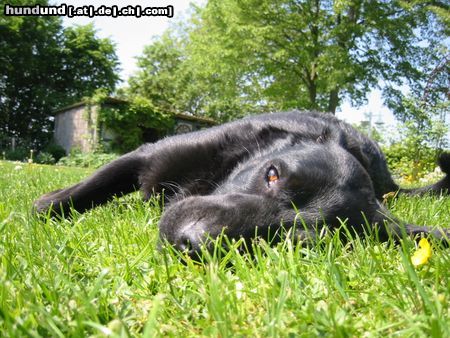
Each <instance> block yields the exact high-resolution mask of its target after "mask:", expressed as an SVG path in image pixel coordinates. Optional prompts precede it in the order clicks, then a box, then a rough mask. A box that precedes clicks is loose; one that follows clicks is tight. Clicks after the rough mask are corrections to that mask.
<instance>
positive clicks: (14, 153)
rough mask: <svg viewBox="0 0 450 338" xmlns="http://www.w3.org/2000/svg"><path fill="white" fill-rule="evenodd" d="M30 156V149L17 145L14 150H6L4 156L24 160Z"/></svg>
mask: <svg viewBox="0 0 450 338" xmlns="http://www.w3.org/2000/svg"><path fill="white" fill-rule="evenodd" d="M29 156H30V151H29V150H28V149H27V148H25V147H17V148H16V149H15V150H6V151H5V157H6V159H7V160H10V161H21V162H23V161H26V160H27V158H28V157H29Z"/></svg>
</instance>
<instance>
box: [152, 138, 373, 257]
mask: <svg viewBox="0 0 450 338" xmlns="http://www.w3.org/2000/svg"><path fill="white" fill-rule="evenodd" d="M362 162H363V160H362V159H361V157H360V154H358V153H355V152H353V151H351V150H350V151H349V148H348V147H343V146H342V145H340V144H339V143H337V142H306V141H305V142H300V143H295V144H292V143H289V142H286V143H285V144H274V145H273V146H272V147H271V148H270V149H266V150H265V151H264V152H262V153H258V154H257V155H255V156H253V157H251V158H249V159H248V160H246V161H244V162H243V163H240V164H239V165H238V166H237V167H236V168H234V170H233V171H232V172H231V173H230V174H229V175H228V177H226V178H225V180H224V181H223V182H221V183H220V185H219V186H218V187H217V189H215V191H214V192H213V193H212V194H210V195H207V196H191V197H187V198H185V199H182V200H180V201H177V202H175V203H173V204H171V205H169V207H168V208H167V209H166V210H165V213H164V214H163V217H162V218H161V221H160V225H159V226H160V234H161V238H163V239H165V240H167V241H168V242H170V243H172V244H173V245H174V246H175V247H176V248H178V249H180V250H182V251H188V252H189V253H190V254H191V255H194V254H196V253H197V252H198V250H199V249H200V246H201V245H202V244H203V243H205V242H207V241H208V239H214V238H216V237H217V236H218V235H220V234H221V233H224V234H225V235H227V236H228V237H229V238H235V239H237V238H244V239H250V238H254V237H255V235H258V236H262V237H266V236H268V237H270V236H273V235H275V234H276V233H277V230H278V229H280V227H281V226H282V227H283V229H289V228H291V227H293V226H294V225H296V229H297V231H298V234H299V236H300V237H302V236H304V237H308V236H310V235H311V234H308V233H307V232H304V229H305V228H309V229H315V230H317V229H320V227H322V226H323V225H324V224H326V225H327V226H328V227H333V226H338V225H340V224H341V221H347V222H348V223H349V224H351V225H352V226H355V225H360V224H364V223H365V222H372V221H374V218H375V217H377V216H376V215H377V210H379V208H380V205H379V203H378V202H377V200H376V198H375V193H374V189H373V186H372V182H371V179H370V177H369V175H368V173H367V171H366V169H365V167H364V163H362ZM266 238H267V237H266Z"/></svg>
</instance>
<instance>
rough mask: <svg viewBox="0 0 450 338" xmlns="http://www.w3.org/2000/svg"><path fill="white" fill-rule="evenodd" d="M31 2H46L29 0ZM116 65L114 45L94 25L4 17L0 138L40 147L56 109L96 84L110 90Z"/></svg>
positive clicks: (0, 21) (0, 47)
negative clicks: (64, 23) (70, 24)
mask: <svg viewBox="0 0 450 338" xmlns="http://www.w3.org/2000/svg"><path fill="white" fill-rule="evenodd" d="M5 3H6V2H5V1H3V0H0V7H1V8H2V9H3V8H4V5H5ZM17 4H18V3H17ZM33 4H41V5H47V1H27V3H26V5H33ZM117 65H118V62H117V56H116V54H115V51H114V46H113V44H112V43H111V42H110V41H109V40H107V39H98V38H97V37H96V35H95V31H94V29H93V27H92V26H86V27H75V28H68V29H63V27H62V23H61V19H60V18H57V17H50V16H49V17H37V16H28V17H12V16H4V15H3V16H1V17H0V136H2V138H3V139H4V138H10V137H16V138H19V139H20V140H21V142H22V143H23V144H26V145H27V146H31V147H36V148H39V147H41V146H42V145H43V144H45V143H46V142H47V141H48V139H49V138H50V137H51V135H52V130H53V128H52V111H53V110H54V109H56V108H58V107H61V106H63V105H66V104H70V103H73V102H74V101H77V100H80V99H81V98H82V97H83V96H86V95H90V94H91V93H92V92H93V91H94V89H95V88H98V87H105V88H106V89H107V90H108V91H109V92H111V91H112V90H113V89H114V86H115V83H116V82H117V80H118V77H117V75H116V71H117Z"/></svg>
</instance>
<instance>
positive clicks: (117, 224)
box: [0, 161, 450, 337]
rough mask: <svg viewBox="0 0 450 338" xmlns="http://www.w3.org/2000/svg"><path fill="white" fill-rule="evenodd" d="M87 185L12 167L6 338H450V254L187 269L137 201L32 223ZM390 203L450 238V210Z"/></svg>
mask: <svg viewBox="0 0 450 338" xmlns="http://www.w3.org/2000/svg"><path fill="white" fill-rule="evenodd" d="M88 174H89V171H88V170H85V169H76V168H63V167H52V166H39V165H34V164H23V163H22V164H19V163H12V162H1V161H0V336H6V337H8V336H10V337H21V336H24V337H28V336H31V337H40V336H42V337H85V336H94V337H104V336H115V337H119V336H121V337H129V336H131V337H133V336H145V337H155V336H163V337H166V336H168V337H201V336H207V337H234V336H241V337H248V336H253V337H278V336H280V337H287V336H289V337H296V336H299V337H317V336H326V337H328V336H329V337H450V306H449V304H448V303H449V301H450V282H449V276H450V249H444V248H441V247H439V246H437V245H434V246H433V255H432V257H431V259H430V260H429V262H428V263H427V264H425V265H423V266H420V267H414V266H413V265H412V264H411V260H410V257H411V255H412V254H413V252H414V251H415V250H416V247H415V246H416V244H415V242H414V241H412V240H405V241H404V242H403V243H402V244H401V245H394V244H393V243H378V242H376V240H374V239H373V238H371V237H367V238H363V239H361V238H354V239H353V240H352V241H350V242H349V243H347V244H342V243H340V242H339V241H338V239H337V237H336V236H332V235H328V236H325V238H324V239H323V240H322V241H321V243H319V244H318V245H317V246H315V247H310V248H302V247H300V246H295V245H293V244H292V243H291V242H290V241H289V240H286V241H285V242H283V243H280V244H279V245H278V246H277V247H274V248H270V247H269V246H268V245H267V244H266V243H265V242H264V241H259V242H258V243H255V248H256V250H255V256H254V257H253V258H251V257H248V255H245V254H240V253H239V252H238V251H237V250H236V249H233V248H232V249H231V250H230V251H229V252H228V253H223V254H222V257H221V259H218V258H216V257H206V258H205V262H203V263H202V264H196V263H194V262H192V261H187V262H185V263H184V264H183V263H182V262H180V259H179V257H177V254H176V253H174V252H173V251H172V250H170V249H167V248H166V249H162V250H158V229H157V222H158V219H159V216H160V213H161V207H160V205H159V203H158V202H157V201H150V202H146V203H144V202H142V201H141V200H140V199H139V195H138V194H132V195H130V196H128V197H126V198H122V199H118V200H115V201H113V202H112V203H109V204H108V205H105V206H103V207H100V208H97V209H95V210H93V211H91V212H88V213H86V214H83V215H75V217H74V218H73V219H72V220H65V219H64V220H52V219H37V218H36V217H33V216H32V215H31V213H30V209H31V205H32V201H33V200H34V199H36V198H37V197H38V196H39V195H41V194H43V193H45V192H48V191H50V190H54V189H57V188H59V187H62V186H66V185H68V184H71V183H74V182H76V181H78V180H79V179H81V178H83V177H85V176H86V175H88ZM391 204H392V205H391V209H392V210H393V212H394V214H396V215H397V216H399V217H401V218H402V219H405V220H408V221H410V222H414V223H417V224H426V225H439V226H450V222H449V215H450V198H431V197H426V198H406V197H405V198H404V197H401V198H399V199H398V200H395V201H393V202H391ZM236 245H237V244H236Z"/></svg>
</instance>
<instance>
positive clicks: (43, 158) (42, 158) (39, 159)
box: [35, 151, 56, 164]
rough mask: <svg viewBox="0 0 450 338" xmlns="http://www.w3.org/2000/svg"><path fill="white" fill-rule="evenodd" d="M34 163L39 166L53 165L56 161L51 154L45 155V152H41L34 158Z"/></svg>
mask: <svg viewBox="0 0 450 338" xmlns="http://www.w3.org/2000/svg"><path fill="white" fill-rule="evenodd" d="M35 162H36V163H40V164H55V163H56V160H55V158H54V157H53V155H52V154H50V153H46V152H45V151H41V152H40V153H39V154H38V155H37V156H36V159H35Z"/></svg>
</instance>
